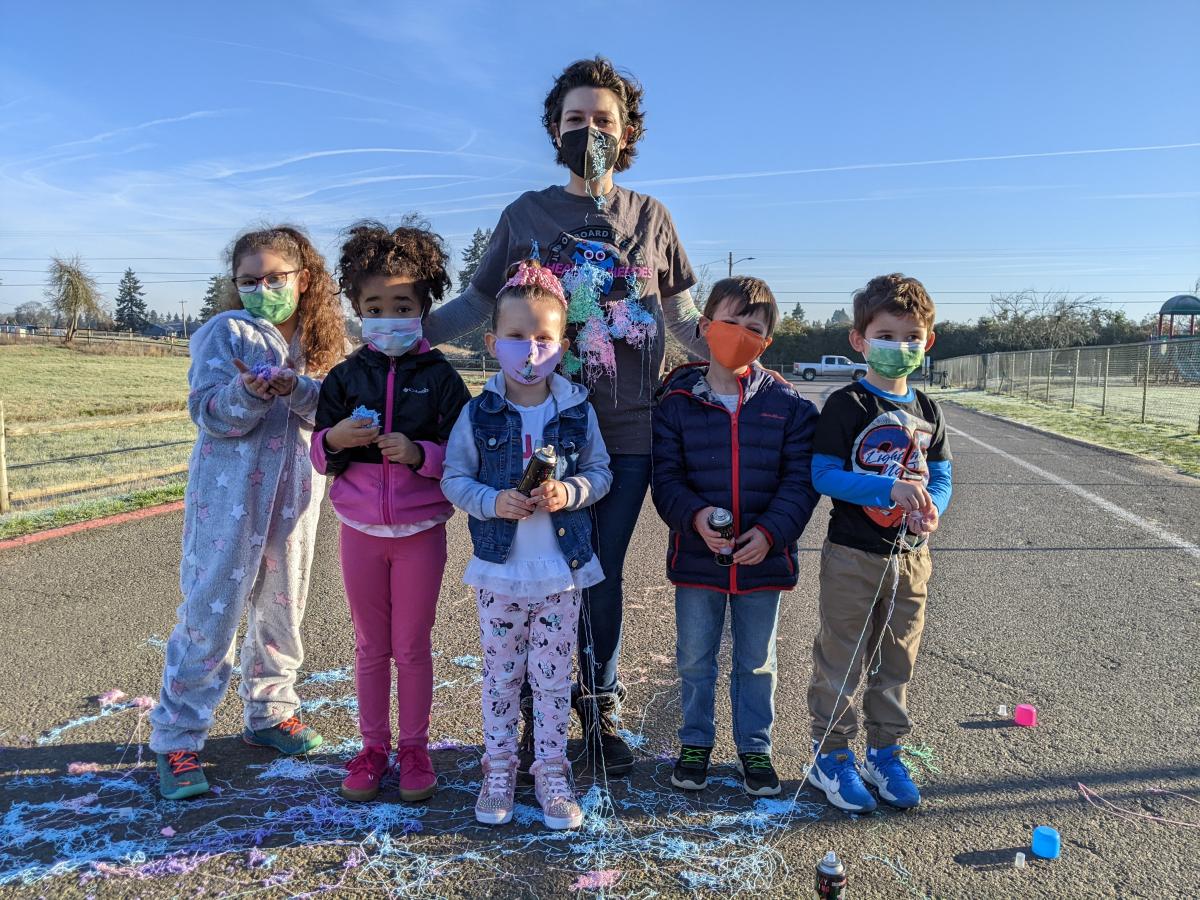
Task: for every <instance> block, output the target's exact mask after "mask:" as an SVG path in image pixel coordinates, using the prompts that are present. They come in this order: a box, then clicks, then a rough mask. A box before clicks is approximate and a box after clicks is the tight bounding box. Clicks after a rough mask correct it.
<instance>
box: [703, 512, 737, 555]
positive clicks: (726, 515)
mask: <svg viewBox="0 0 1200 900" xmlns="http://www.w3.org/2000/svg"><path fill="white" fill-rule="evenodd" d="M708 527H709V528H711V529H712V530H713V531H715V532H716V533H717V534H719V535H720V536H721V537H722V538H724V539H725V540H727V541H729V544H730V547H731V548H732V545H733V513H731V512H730V511H729V510H727V509H721V508H720V507H718V508H716V509H714V510H713V511H712V512H710V513H709V514H708ZM713 559H714V560H716V563H717V565H718V566H732V565H733V554H732V553H716V554H714V555H713Z"/></svg>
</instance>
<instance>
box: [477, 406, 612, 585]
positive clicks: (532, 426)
mask: <svg viewBox="0 0 1200 900" xmlns="http://www.w3.org/2000/svg"><path fill="white" fill-rule="evenodd" d="M510 403H511V401H510ZM512 406H513V408H514V409H515V410H517V412H519V413H520V414H521V441H522V455H521V458H522V460H523V462H525V463H528V462H529V458H530V457H531V456H532V455H533V451H534V450H535V449H536V448H538V447H540V446H542V432H543V431H544V430H545V428H546V423H547V422H548V421H550V419H551V418H552V417H553V416H554V415H555V413H556V412H557V411H558V405H557V403H556V402H555V399H554V395H553V394H551V395H550V396H548V397H547V398H546V399H545V400H544V401H543V402H542V403H539V404H538V405H537V406H517V405H516V404H515V403H514V404H512ZM603 580H604V570H603V569H601V567H600V558H599V557H598V556H596V554H594V553H593V554H592V558H591V559H589V560H588V561H587V562H586V563H584V564H583V565H582V566H580V567H579V568H578V569H572V568H571V567H570V566H569V565H568V564H567V560H566V558H565V557H564V556H563V554H562V549H561V548H560V547H559V546H558V538H556V537H555V536H554V524H553V522H552V521H551V519H550V513H548V512H546V511H545V510H539V511H538V512H535V513H534V514H533V515H532V516H530V517H529V518H528V519H522V520H521V521H520V522H518V523H517V531H516V534H515V535H514V536H513V542H512V547H511V548H510V550H509V553H508V560H507V561H506V562H502V563H494V562H487V561H486V560H482V559H480V558H479V557H477V556H472V557H471V561H470V562H469V563H467V570H466V572H464V573H463V582H464V583H466V584H468V585H470V586H471V587H479V588H484V589H485V590H489V591H494V592H495V593H497V594H505V595H507V596H510V597H547V596H549V595H550V594H557V593H559V592H560V591H569V590H582V589H583V588H587V587H591V586H592V585H594V584H599V583H600V582H601V581H603Z"/></svg>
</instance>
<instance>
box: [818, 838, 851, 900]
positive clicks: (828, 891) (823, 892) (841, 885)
mask: <svg viewBox="0 0 1200 900" xmlns="http://www.w3.org/2000/svg"><path fill="white" fill-rule="evenodd" d="M817 896H818V897H820V898H822V900H826V898H840V897H844V896H846V867H845V866H844V865H842V861H841V860H840V859H838V858H837V854H836V853H834V852H833V851H832V850H830V851H829V852H828V853H826V854H825V858H824V859H822V860H821V861H820V862H819V863H817Z"/></svg>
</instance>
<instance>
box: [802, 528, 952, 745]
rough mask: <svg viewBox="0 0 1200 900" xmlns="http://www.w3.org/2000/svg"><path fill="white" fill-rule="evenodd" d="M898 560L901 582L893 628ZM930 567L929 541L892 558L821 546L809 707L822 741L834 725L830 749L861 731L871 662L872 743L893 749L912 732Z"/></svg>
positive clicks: (868, 711)
mask: <svg viewBox="0 0 1200 900" xmlns="http://www.w3.org/2000/svg"><path fill="white" fill-rule="evenodd" d="M896 565H899V567H900V586H899V589H898V590H897V591H896V605H895V609H894V610H893V611H892V617H891V621H890V622H888V624H887V628H886V629H885V628H884V622H885V620H886V619H887V614H888V605H889V603H888V601H889V598H890V597H891V595H892V584H893V578H894V576H895V568H894V567H895V566H896ZM930 571H931V565H930V559H929V547H928V545H925V546H922V547H921V548H920V549H919V550H915V551H912V552H910V553H905V554H903V555H900V556H898V557H897V558H895V559H894V560H892V561H891V562H889V561H888V558H887V557H886V556H880V555H879V554H876V553H866V552H864V551H862V550H855V549H853V548H852V547H844V546H842V545H840V544H831V543H830V542H829V541H826V542H825V546H824V547H822V548H821V599H820V613H821V627H820V631H818V633H817V639H816V640H815V641H814V642H813V673H812V682H811V683H810V684H809V687H808V709H809V713H810V714H811V715H812V735H813V740H816V741H819V740H821V739H822V738H823V737H825V732H826V729H829V735H828V737H825V744H824V746H823V747H822V752H823V753H827V752H829V751H830V750H832V749H842V748H844V747H847V746H848V745H849V744H850V742H851V741H853V740H854V738H855V737H856V736H857V735H858V713H857V711H856V710H855V708H854V702H853V700H854V692H855V690H856V689H857V688H858V683H859V679H860V678H861V677H862V670H863V666H864V664H865V666H866V668H867V671H868V673H872V672H873V673H874V674H868V676H867V689H866V690H865V691H864V692H863V698H862V707H863V717H864V718H865V720H866V725H867V743H868V745H869V746H871V747H890V746H891V745H892V744H895V743H897V742H898V741H899V739H900V738H902V737H903V736H904V735H906V734H908V733H909V732H910V731H911V730H912V720H910V719H909V717H908V705H907V693H908V682H909V681H910V680H911V679H912V674H913V665H914V664H915V662H916V659H917V648H918V646H919V645H920V643H921V632H922V630H923V629H924V627H925V598H926V596H927V593H928V585H929V575H930ZM876 594H878V600H875V597H876ZM868 617H869V619H870V621H869V623H868ZM864 625H866V629H865V633H864ZM881 631H883V634H882V635H881V634H880V632H881ZM860 634H861V635H862V640H861V642H860V641H859V635H860ZM876 669H877V671H876ZM843 682H844V685H843ZM831 720H833V727H832V728H830V727H829V723H830V721H831Z"/></svg>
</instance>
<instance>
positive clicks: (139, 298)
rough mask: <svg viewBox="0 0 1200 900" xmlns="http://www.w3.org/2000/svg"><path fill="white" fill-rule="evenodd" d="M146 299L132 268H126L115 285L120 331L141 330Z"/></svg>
mask: <svg viewBox="0 0 1200 900" xmlns="http://www.w3.org/2000/svg"><path fill="white" fill-rule="evenodd" d="M146 312H147V311H146V299H145V296H144V292H143V290H142V283H141V282H140V281H138V277H137V276H136V275H134V274H133V269H126V270H125V274H124V275H123V276H121V283H120V284H119V285H117V314H116V317H115V320H116V325H117V328H119V329H120V330H121V331H141V330H142V329H143V328H145V327H146V322H147V321H148V320H147V317H146Z"/></svg>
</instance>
